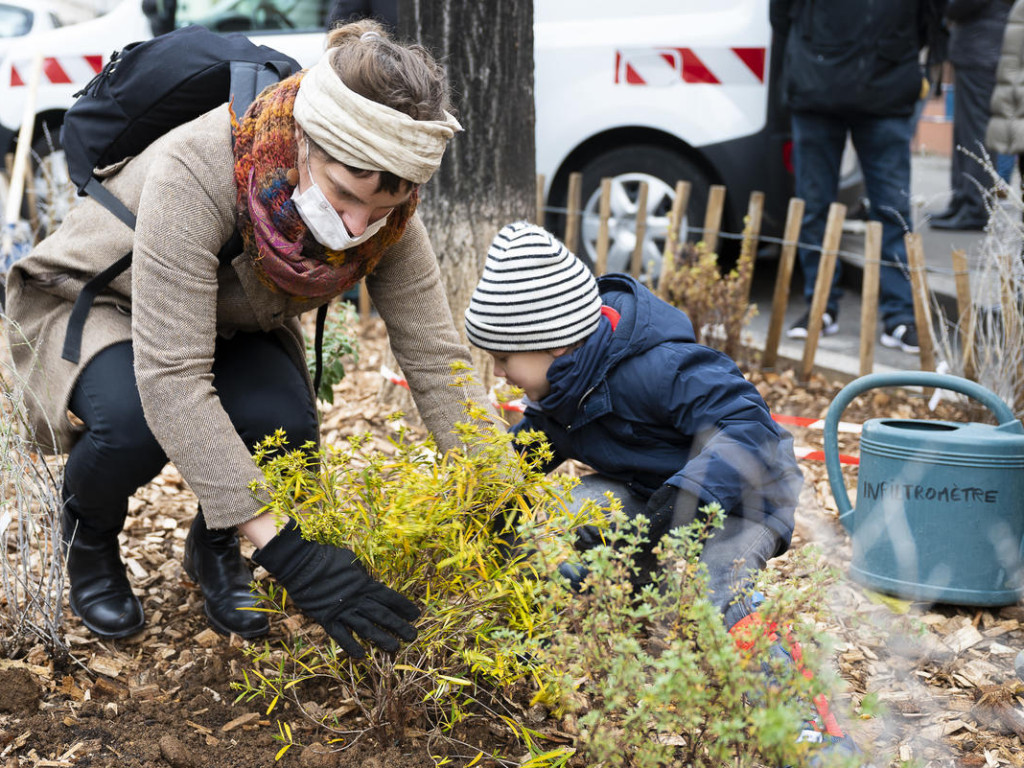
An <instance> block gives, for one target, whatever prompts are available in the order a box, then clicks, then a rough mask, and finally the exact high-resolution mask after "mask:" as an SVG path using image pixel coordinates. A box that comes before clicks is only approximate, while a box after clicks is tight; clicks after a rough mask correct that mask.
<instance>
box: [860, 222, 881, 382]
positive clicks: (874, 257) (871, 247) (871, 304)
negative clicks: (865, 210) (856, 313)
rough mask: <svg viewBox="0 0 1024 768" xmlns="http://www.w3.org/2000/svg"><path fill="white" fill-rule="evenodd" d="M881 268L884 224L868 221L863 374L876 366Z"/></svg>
mask: <svg viewBox="0 0 1024 768" xmlns="http://www.w3.org/2000/svg"><path fill="white" fill-rule="evenodd" d="M881 267H882V222H880V221H869V222H868V223H867V228H866V229H865V230H864V281H863V283H862V287H861V298H860V375H861V376H867V375H868V374H869V373H871V371H872V370H874V367H875V328H876V327H877V326H878V285H879V277H880V273H881Z"/></svg>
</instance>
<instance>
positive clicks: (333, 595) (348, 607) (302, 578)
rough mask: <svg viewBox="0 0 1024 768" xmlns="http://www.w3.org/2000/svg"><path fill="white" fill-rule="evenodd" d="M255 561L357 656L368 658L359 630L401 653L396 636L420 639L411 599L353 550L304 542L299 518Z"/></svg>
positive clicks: (272, 541) (375, 642)
mask: <svg viewBox="0 0 1024 768" xmlns="http://www.w3.org/2000/svg"><path fill="white" fill-rule="evenodd" d="M252 559H253V561H254V562H256V563H258V564H259V565H262V566H263V567H264V568H266V569H267V570H268V571H270V573H271V574H273V575H274V577H275V578H276V579H277V580H278V582H280V583H281V584H282V585H283V586H284V588H285V589H287V590H288V594H290V595H291V596H292V599H293V600H294V601H295V604H296V605H297V606H298V607H299V608H301V609H302V611H303V613H305V614H306V615H308V616H309V617H310V618H312V619H315V620H316V621H317V622H318V623H319V624H320V625H321V626H323V628H324V629H325V630H327V634H329V635H330V636H331V637H333V638H334V639H335V640H336V641H337V642H338V645H340V646H341V647H342V648H343V649H344V650H345V652H346V653H347V654H348V655H349V656H351V657H353V658H362V657H364V656H365V655H366V651H364V650H363V647H362V646H361V645H360V644H359V643H358V642H356V640H355V638H353V637H352V633H353V632H355V633H356V634H358V635H360V636H361V637H363V638H365V639H366V640H369V641H370V642H371V643H374V644H375V645H378V646H380V647H381V648H383V649H384V650H385V651H388V652H389V653H394V652H395V651H397V650H398V640H397V639H396V638H395V637H394V636H395V635H398V637H400V638H402V639H403V640H406V641H412V640H415V639H416V628H415V627H414V626H413V625H412V624H410V623H409V622H411V621H414V620H415V619H417V618H418V617H419V615H420V611H419V609H418V608H417V607H416V606H415V605H414V604H413V603H412V602H411V601H409V600H407V599H406V598H405V597H403V596H402V595H400V594H399V593H398V592H395V591H394V590H393V589H390V588H389V587H386V586H384V585H383V584H381V583H380V582H379V581H374V580H373V579H372V578H370V576H369V575H368V574H367V573H366V571H365V570H364V568H363V566H362V565H361V564H360V563H359V561H358V559H356V556H355V553H354V552H352V551H351V550H349V549H345V548H343V547H334V546H331V545H329V544H320V543H318V542H315V541H307V540H306V539H304V538H302V534H301V533H300V532H299V526H298V524H296V522H295V521H294V520H289V521H288V523H287V525H285V527H284V528H282V529H281V531H280V532H279V533H278V534H277V536H275V537H274V538H273V539H271V540H270V541H269V542H267V544H266V546H264V547H262V548H261V549H257V550H256V551H255V552H254V553H253V556H252Z"/></svg>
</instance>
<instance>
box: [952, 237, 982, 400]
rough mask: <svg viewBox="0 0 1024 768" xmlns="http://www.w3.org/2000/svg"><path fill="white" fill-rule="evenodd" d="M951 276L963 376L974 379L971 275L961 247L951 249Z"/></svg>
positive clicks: (975, 374) (973, 320) (973, 318)
mask: <svg viewBox="0 0 1024 768" xmlns="http://www.w3.org/2000/svg"><path fill="white" fill-rule="evenodd" d="M953 277H954V280H955V281H956V309H957V321H956V322H957V327H959V328H960V348H961V349H962V350H963V368H964V376H965V377H966V378H968V379H975V380H976V377H977V372H976V371H975V370H974V333H975V328H974V322H975V317H974V305H973V304H972V303H971V277H970V272H968V270H967V254H966V253H965V252H964V250H963V249H962V248H957V249H956V250H954V251H953Z"/></svg>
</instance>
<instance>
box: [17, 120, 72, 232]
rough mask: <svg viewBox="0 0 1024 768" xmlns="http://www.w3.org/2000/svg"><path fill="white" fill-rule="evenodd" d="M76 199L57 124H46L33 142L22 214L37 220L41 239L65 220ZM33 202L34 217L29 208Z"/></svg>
mask: <svg viewBox="0 0 1024 768" xmlns="http://www.w3.org/2000/svg"><path fill="white" fill-rule="evenodd" d="M33 198H34V199H33ZM76 199H77V198H76V196H75V186H74V184H72V183H71V177H70V176H68V164H67V159H66V158H65V156H64V147H63V146H61V143H60V127H59V126H56V127H52V126H51V127H45V128H44V129H43V130H42V131H41V132H40V135H38V136H37V137H36V138H35V140H34V141H33V142H32V180H31V190H30V189H28V188H26V190H25V199H24V200H23V201H22V205H21V208H22V216H24V217H25V218H28V219H30V220H34V221H35V222H36V223H37V225H38V235H37V237H38V239H39V240H42V239H43V238H44V237H46V236H47V235H49V234H51V233H52V232H53V231H54V230H55V229H56V228H57V226H58V225H59V224H60V223H61V222H62V221H64V218H65V217H66V216H67V215H68V212H69V211H70V210H71V207H72V205H74V203H75V200H76ZM33 204H34V205H35V217H34V219H32V213H31V208H30V206H32V205H33Z"/></svg>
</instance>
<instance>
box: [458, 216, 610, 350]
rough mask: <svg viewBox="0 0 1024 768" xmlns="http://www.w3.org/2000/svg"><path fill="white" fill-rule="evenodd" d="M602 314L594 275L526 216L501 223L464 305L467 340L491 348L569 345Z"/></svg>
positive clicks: (593, 326)
mask: <svg viewBox="0 0 1024 768" xmlns="http://www.w3.org/2000/svg"><path fill="white" fill-rule="evenodd" d="M600 319H601V297H600V295H599V294H598V291H597V281H596V280H595V279H594V275H593V274H591V272H590V270H589V269H587V267H586V266H584V264H583V262H581V261H580V260H579V259H577V258H576V257H575V256H573V255H572V254H571V253H570V252H569V249H568V248H566V247H565V246H564V245H563V244H562V243H561V242H560V241H559V240H557V239H556V238H555V237H553V236H552V235H551V234H550V233H549V232H548V231H547V230H545V229H542V228H541V227H538V226H535V225H533V224H530V223H528V222H525V221H517V222H515V223H514V224H509V225H508V226H506V227H503V228H502V230H501V231H500V232H499V233H498V234H497V236H496V237H495V238H494V241H493V242H492V243H491V247H490V250H488V251H487V261H486V262H485V263H484V274H483V277H481V278H480V282H479V284H478V285H477V287H476V290H475V291H474V292H473V297H472V299H470V302H469V309H467V310H466V335H467V336H468V337H469V340H470V341H471V342H472V343H473V344H475V345H476V346H478V347H480V348H481V349H486V350H489V351H492V352H529V351H537V350H543V349H557V348H558V347H568V346H571V345H572V344H575V343H576V342H577V341H581V340H582V339H585V338H587V336H589V335H590V334H591V333H593V332H594V331H595V330H596V329H597V324H598V321H599V320H600Z"/></svg>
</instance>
